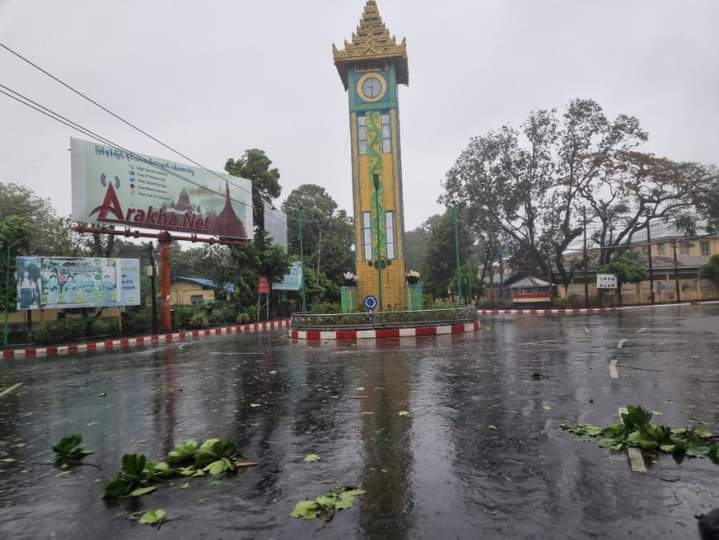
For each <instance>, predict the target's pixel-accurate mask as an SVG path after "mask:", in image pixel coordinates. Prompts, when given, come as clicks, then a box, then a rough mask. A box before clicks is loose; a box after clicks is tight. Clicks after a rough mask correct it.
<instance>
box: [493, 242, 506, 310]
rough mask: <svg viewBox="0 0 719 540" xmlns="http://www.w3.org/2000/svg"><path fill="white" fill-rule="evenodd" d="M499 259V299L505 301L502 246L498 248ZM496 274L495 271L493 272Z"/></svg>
mask: <svg viewBox="0 0 719 540" xmlns="http://www.w3.org/2000/svg"><path fill="white" fill-rule="evenodd" d="M497 258H498V259H499V301H500V303H504V261H503V260H502V248H499V249H498V250H497ZM492 274H493V275H494V273H492Z"/></svg>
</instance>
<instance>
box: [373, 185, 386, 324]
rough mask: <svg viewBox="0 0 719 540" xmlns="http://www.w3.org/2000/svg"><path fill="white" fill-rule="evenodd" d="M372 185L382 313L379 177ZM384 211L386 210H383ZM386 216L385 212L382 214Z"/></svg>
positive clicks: (378, 285) (376, 263) (378, 283)
mask: <svg viewBox="0 0 719 540" xmlns="http://www.w3.org/2000/svg"><path fill="white" fill-rule="evenodd" d="M372 183H373V184H374V206H375V209H376V212H375V218H376V219H375V223H376V226H377V253H376V254H375V267H376V268H377V288H378V289H379V311H382V310H383V308H382V305H383V302H382V297H383V296H384V291H383V289H382V268H383V267H384V263H383V261H382V235H381V231H380V207H379V185H380V183H379V175H378V174H375V175H374V176H373V177H372ZM382 210H384V209H382ZM382 214H384V211H383V212H382Z"/></svg>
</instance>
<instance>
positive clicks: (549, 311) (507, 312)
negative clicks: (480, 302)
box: [477, 307, 618, 315]
mask: <svg viewBox="0 0 719 540" xmlns="http://www.w3.org/2000/svg"><path fill="white" fill-rule="evenodd" d="M617 309H618V308H613V307H607V308H570V309H478V310H477V313H479V314H480V315H591V314H594V313H609V312H611V311H616V310H617Z"/></svg>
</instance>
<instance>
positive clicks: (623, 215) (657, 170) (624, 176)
mask: <svg viewBox="0 0 719 540" xmlns="http://www.w3.org/2000/svg"><path fill="white" fill-rule="evenodd" d="M714 177H715V174H714V173H713V172H712V170H711V168H709V167H706V166H704V165H701V164H699V163H691V162H675V161H672V160H670V159H667V158H661V157H657V156H655V155H653V154H648V153H643V152H636V151H621V152H616V153H615V154H614V155H612V156H610V157H609V158H608V159H606V160H605V161H604V163H603V165H602V171H601V174H600V175H599V177H598V181H597V182H595V183H593V184H589V185H587V186H585V188H584V190H583V193H582V196H583V199H584V200H585V201H586V202H587V203H588V207H589V210H590V212H591V216H592V218H593V220H594V221H595V223H596V222H597V221H598V224H599V227H598V229H597V231H596V232H595V233H594V234H593V239H594V241H595V242H596V243H597V244H598V245H599V246H600V247H602V248H603V249H601V250H600V261H599V263H600V264H606V263H608V262H609V261H610V260H611V259H612V257H613V256H614V255H615V254H619V253H622V252H623V251H624V249H625V246H626V245H627V244H629V243H631V242H632V239H633V237H634V235H635V234H636V233H637V232H639V231H642V230H645V229H646V228H647V227H648V225H649V223H650V222H651V221H656V220H663V221H668V220H671V221H673V222H674V223H675V224H676V225H677V226H678V227H680V228H682V229H683V230H684V231H685V232H686V233H687V234H696V228H697V213H696V211H695V210H694V206H695V201H696V200H697V199H700V198H702V197H704V196H705V194H706V193H707V191H708V188H709V186H710V185H711V181H712V178H714Z"/></svg>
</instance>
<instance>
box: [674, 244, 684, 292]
mask: <svg viewBox="0 0 719 540" xmlns="http://www.w3.org/2000/svg"><path fill="white" fill-rule="evenodd" d="M672 250H673V251H674V284H675V285H676V291H677V302H681V301H682V293H681V290H680V287H679V262H678V261H677V241H676V240H672Z"/></svg>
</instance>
